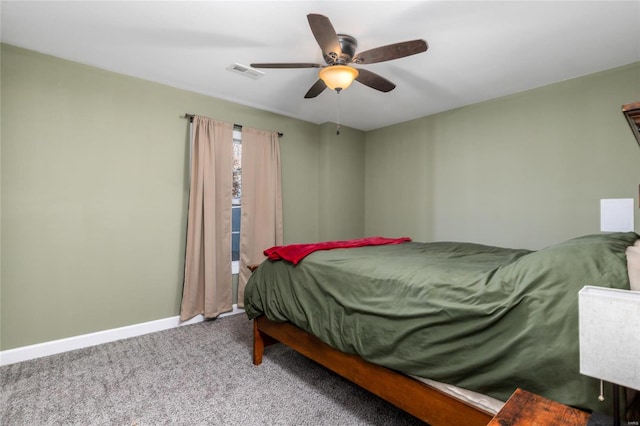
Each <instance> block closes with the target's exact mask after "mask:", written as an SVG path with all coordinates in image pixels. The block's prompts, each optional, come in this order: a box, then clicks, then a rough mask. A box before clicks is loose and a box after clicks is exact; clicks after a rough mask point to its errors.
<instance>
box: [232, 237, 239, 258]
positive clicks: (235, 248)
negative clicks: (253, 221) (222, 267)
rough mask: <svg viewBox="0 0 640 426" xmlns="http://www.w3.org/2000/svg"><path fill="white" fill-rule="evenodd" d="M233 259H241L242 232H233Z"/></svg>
mask: <svg viewBox="0 0 640 426" xmlns="http://www.w3.org/2000/svg"><path fill="white" fill-rule="evenodd" d="M231 260H232V261H236V260H240V233H239V232H237V233H235V232H234V233H232V234H231Z"/></svg>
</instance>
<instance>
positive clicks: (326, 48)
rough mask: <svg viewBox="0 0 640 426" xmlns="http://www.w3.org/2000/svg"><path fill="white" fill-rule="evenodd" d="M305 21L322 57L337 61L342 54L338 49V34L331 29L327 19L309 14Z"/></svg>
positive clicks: (331, 26)
mask: <svg viewBox="0 0 640 426" xmlns="http://www.w3.org/2000/svg"><path fill="white" fill-rule="evenodd" d="M307 20H308V21H309V27H311V32H312V33H313V36H314V37H315V38H316V41H317V42H318V45H319V46H320V49H322V53H323V55H324V56H329V57H331V58H333V59H337V58H338V57H339V56H340V55H341V54H342V49H341V48H340V41H339V40H338V34H337V33H336V30H335V29H333V25H331V21H330V20H329V18H327V17H326V16H323V15H318V14H315V13H310V14H308V15H307Z"/></svg>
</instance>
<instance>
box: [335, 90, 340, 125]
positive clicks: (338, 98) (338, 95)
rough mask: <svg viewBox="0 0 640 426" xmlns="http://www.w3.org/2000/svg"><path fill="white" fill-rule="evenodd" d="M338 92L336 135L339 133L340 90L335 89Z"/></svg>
mask: <svg viewBox="0 0 640 426" xmlns="http://www.w3.org/2000/svg"><path fill="white" fill-rule="evenodd" d="M336 92H337V93H338V118H337V119H336V135H339V134H340V92H341V90H337V91H336Z"/></svg>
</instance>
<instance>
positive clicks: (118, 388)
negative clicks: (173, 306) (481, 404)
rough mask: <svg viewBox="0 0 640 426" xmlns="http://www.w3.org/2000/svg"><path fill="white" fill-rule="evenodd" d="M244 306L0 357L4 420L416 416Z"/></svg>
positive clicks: (346, 421) (383, 420)
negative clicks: (258, 356)
mask: <svg viewBox="0 0 640 426" xmlns="http://www.w3.org/2000/svg"><path fill="white" fill-rule="evenodd" d="M251 331H252V330H251V322H250V321H249V320H248V319H247V317H246V316H245V315H234V316H229V317H225V318H221V319H217V320H214V321H207V322H204V323H199V324H194V325H188V326H184V327H179V328H174V329H171V330H167V331H161V332H158V333H152V334H148V335H144V336H139V337H134V338H131V339H126V340H121V341H117V342H112V343H107V344H104V345H99V346H95V347H91V348H86V349H81V350H77V351H72V352H67V353H63V354H59V355H53V356H50V357H45V358H40V359H35V360H31V361H26V362H22V363H17V364H12V365H7V366H4V367H0V385H1V388H0V389H1V394H0V414H1V417H0V419H1V424H2V425H12V426H13V425H137V426H142V425H233V424H238V425H239V424H242V425H418V424H421V423H420V422H419V421H418V420H417V419H415V418H414V417H412V416H410V415H408V414H406V413H404V412H402V411H400V410H398V409H396V408H395V407H393V406H392V405H390V404H388V403H386V402H385V401H383V400H381V399H379V398H378V397H376V396H374V395H372V394H370V393H369V392H367V391H365V390H362V389H361V388H359V387H358V386H356V385H353V384H351V383H350V382H348V381H346V380H344V379H342V378H341V377H339V376H336V375H335V374H333V373H331V372H329V371H328V370H326V369H325V368H324V367H321V366H319V365H318V364H315V363H314V362H312V361H310V360H308V359H307V358H305V357H303V356H301V355H299V354H297V353H296V352H294V351H292V350H291V349H288V348H286V347H284V346H283V345H274V346H271V347H268V348H267V349H266V350H265V357H264V361H263V364H262V365H260V366H258V367H256V366H254V365H253V364H252V363H251V339H252V333H251Z"/></svg>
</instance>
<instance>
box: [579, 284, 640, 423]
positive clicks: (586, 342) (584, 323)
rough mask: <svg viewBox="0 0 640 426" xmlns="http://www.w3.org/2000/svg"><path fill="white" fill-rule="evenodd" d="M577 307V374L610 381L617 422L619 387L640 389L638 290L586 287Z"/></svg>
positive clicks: (639, 307) (639, 312)
mask: <svg viewBox="0 0 640 426" xmlns="http://www.w3.org/2000/svg"><path fill="white" fill-rule="evenodd" d="M578 307H579V324H580V325H579V330H580V332H579V334H580V373H581V374H584V375H586V376H590V377H595V378H597V379H600V380H604V381H607V382H610V383H612V384H613V410H614V411H613V418H614V424H615V425H619V424H620V401H619V398H620V396H619V386H625V387H628V388H632V389H636V390H640V360H639V359H638V354H640V292H638V291H629V290H619V289H611V288H604V287H592V286H585V287H584V288H583V289H582V290H580V292H579V293H578Z"/></svg>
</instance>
